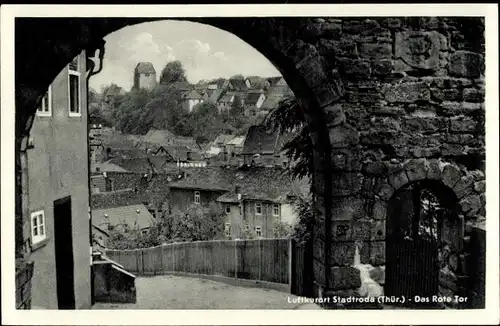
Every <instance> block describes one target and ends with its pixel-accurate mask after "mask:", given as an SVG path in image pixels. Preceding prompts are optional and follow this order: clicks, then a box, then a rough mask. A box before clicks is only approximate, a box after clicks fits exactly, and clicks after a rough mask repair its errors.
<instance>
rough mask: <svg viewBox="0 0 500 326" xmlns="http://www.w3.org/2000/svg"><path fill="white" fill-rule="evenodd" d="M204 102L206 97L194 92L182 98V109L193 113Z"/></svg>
mask: <svg viewBox="0 0 500 326" xmlns="http://www.w3.org/2000/svg"><path fill="white" fill-rule="evenodd" d="M204 101H205V97H204V96H202V95H201V94H200V93H199V92H198V91H196V90H192V91H190V92H188V93H185V94H184V95H183V96H182V107H183V108H184V109H185V110H186V111H188V112H190V113H191V112H192V111H193V108H194V107H195V106H196V105H198V104H200V103H203V102H204Z"/></svg>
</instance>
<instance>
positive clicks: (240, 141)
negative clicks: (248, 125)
mask: <svg viewBox="0 0 500 326" xmlns="http://www.w3.org/2000/svg"><path fill="white" fill-rule="evenodd" d="M244 143H245V137H244V136H238V137H234V138H233V139H231V140H230V141H228V142H227V144H226V145H234V146H243V144H244Z"/></svg>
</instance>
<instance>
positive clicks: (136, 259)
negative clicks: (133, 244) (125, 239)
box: [134, 249, 141, 274]
mask: <svg viewBox="0 0 500 326" xmlns="http://www.w3.org/2000/svg"><path fill="white" fill-rule="evenodd" d="M134 256H135V265H136V266H137V274H140V271H141V270H140V269H139V249H134Z"/></svg>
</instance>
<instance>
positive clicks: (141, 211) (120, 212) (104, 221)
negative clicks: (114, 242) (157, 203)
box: [91, 204, 154, 230]
mask: <svg viewBox="0 0 500 326" xmlns="http://www.w3.org/2000/svg"><path fill="white" fill-rule="evenodd" d="M91 214H92V224H93V225H95V226H97V227H99V228H105V229H106V230H107V227H106V225H108V224H109V225H113V226H116V225H121V224H126V225H128V226H129V227H130V228H135V227H138V228H139V229H144V228H147V227H150V226H151V224H152V223H154V218H153V216H152V215H151V214H150V213H149V211H148V209H147V208H146V206H144V205H142V204H139V205H129V206H120V207H114V208H106V209H95V210H92V211H91Z"/></svg>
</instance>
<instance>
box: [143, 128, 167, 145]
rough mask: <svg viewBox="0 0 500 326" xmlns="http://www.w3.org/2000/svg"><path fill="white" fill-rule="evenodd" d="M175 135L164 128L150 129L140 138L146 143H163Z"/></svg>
mask: <svg viewBox="0 0 500 326" xmlns="http://www.w3.org/2000/svg"><path fill="white" fill-rule="evenodd" d="M173 137H175V135H174V134H173V133H172V132H170V131H168V130H166V129H161V130H160V129H151V130H149V131H148V133H147V134H145V135H144V136H142V140H143V141H144V142H147V143H153V144H159V145H163V144H165V143H166V140H167V139H169V138H173Z"/></svg>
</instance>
